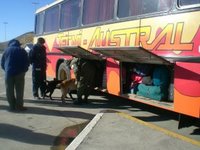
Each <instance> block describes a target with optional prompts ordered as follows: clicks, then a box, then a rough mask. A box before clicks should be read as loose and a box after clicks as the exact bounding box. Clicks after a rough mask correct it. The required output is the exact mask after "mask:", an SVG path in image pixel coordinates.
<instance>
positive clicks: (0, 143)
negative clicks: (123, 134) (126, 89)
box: [0, 68, 200, 150]
mask: <svg viewBox="0 0 200 150" xmlns="http://www.w3.org/2000/svg"><path fill="white" fill-rule="evenodd" d="M0 80H1V82H0V116H1V117H0V149H1V150H26V149H31V150H36V149H37V150H49V149H53V150H54V149H55V150H57V149H59V150H60V149H65V148H66V147H67V146H68V145H69V144H70V143H71V142H72V141H73V140H74V139H75V137H76V136H77V135H78V134H79V133H80V132H81V131H82V130H83V128H84V127H85V126H87V124H88V123H89V122H90V121H91V120H92V119H93V118H94V117H95V115H96V114H98V113H100V112H102V111H108V110H114V111H118V112H123V113H126V114H128V115H130V116H133V117H135V118H137V119H140V120H143V121H145V122H148V123H152V124H155V125H157V126H160V127H162V128H164V129H167V130H170V131H172V132H175V133H177V134H180V135H183V136H185V137H188V138H191V139H193V140H196V141H200V136H199V135H200V129H199V127H198V126H191V127H187V128H183V129H180V130H178V122H177V118H178V116H177V114H174V113H171V112H167V111H163V110H160V109H155V108H153V107H150V106H147V105H142V104H139V103H134V102H132V101H126V100H125V99H122V98H119V97H115V96H111V95H107V94H103V93H99V92H96V93H94V94H93V95H92V96H90V97H89V99H90V101H91V102H90V103H89V104H86V105H80V106H79V105H74V104H73V103H72V100H70V99H67V100H66V104H62V102H61V100H60V96H61V93H60V91H59V90H56V91H55V92H54V94H53V98H54V100H50V99H49V98H46V99H45V100H34V99H33V97H32V82H31V68H30V69H29V71H28V72H27V74H26V82H25V92H24V101H25V106H26V107H27V108H28V110H27V111H24V112H9V111H8V103H7V100H6V96H5V94H6V93H5V85H4V72H3V71H2V69H0ZM110 130H112V129H110ZM135 136H137V135H135ZM102 149H103V146H102Z"/></svg>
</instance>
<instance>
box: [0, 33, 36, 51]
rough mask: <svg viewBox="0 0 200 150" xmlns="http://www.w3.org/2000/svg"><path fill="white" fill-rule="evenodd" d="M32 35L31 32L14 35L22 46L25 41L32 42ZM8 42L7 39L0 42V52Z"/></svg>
mask: <svg viewBox="0 0 200 150" xmlns="http://www.w3.org/2000/svg"><path fill="white" fill-rule="evenodd" d="M33 36H34V33H33V32H27V33H24V34H22V35H20V36H18V37H16V38H15V39H17V40H19V41H20V43H21V44H22V47H24V45H25V44H26V43H33ZM8 42H9V41H6V42H1V43H0V52H1V51H3V50H4V49H5V48H6V47H7V45H8Z"/></svg>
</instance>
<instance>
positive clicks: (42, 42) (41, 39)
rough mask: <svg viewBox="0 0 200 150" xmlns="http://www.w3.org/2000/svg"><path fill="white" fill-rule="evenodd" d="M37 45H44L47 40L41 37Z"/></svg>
mask: <svg viewBox="0 0 200 150" xmlns="http://www.w3.org/2000/svg"><path fill="white" fill-rule="evenodd" d="M37 43H39V44H41V45H43V44H44V43H45V39H44V38H42V37H40V38H38V39H37Z"/></svg>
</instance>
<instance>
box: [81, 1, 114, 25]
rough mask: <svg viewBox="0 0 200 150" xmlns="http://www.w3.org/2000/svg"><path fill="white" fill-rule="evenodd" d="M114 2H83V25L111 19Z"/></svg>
mask: <svg viewBox="0 0 200 150" xmlns="http://www.w3.org/2000/svg"><path fill="white" fill-rule="evenodd" d="M114 3H115V0H85V1H84V5H83V24H92V23H96V22H103V21H108V20H111V19H113V14H114Z"/></svg>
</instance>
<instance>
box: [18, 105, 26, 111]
mask: <svg viewBox="0 0 200 150" xmlns="http://www.w3.org/2000/svg"><path fill="white" fill-rule="evenodd" d="M16 110H18V111H26V110H27V108H26V107H23V106H20V107H16Z"/></svg>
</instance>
